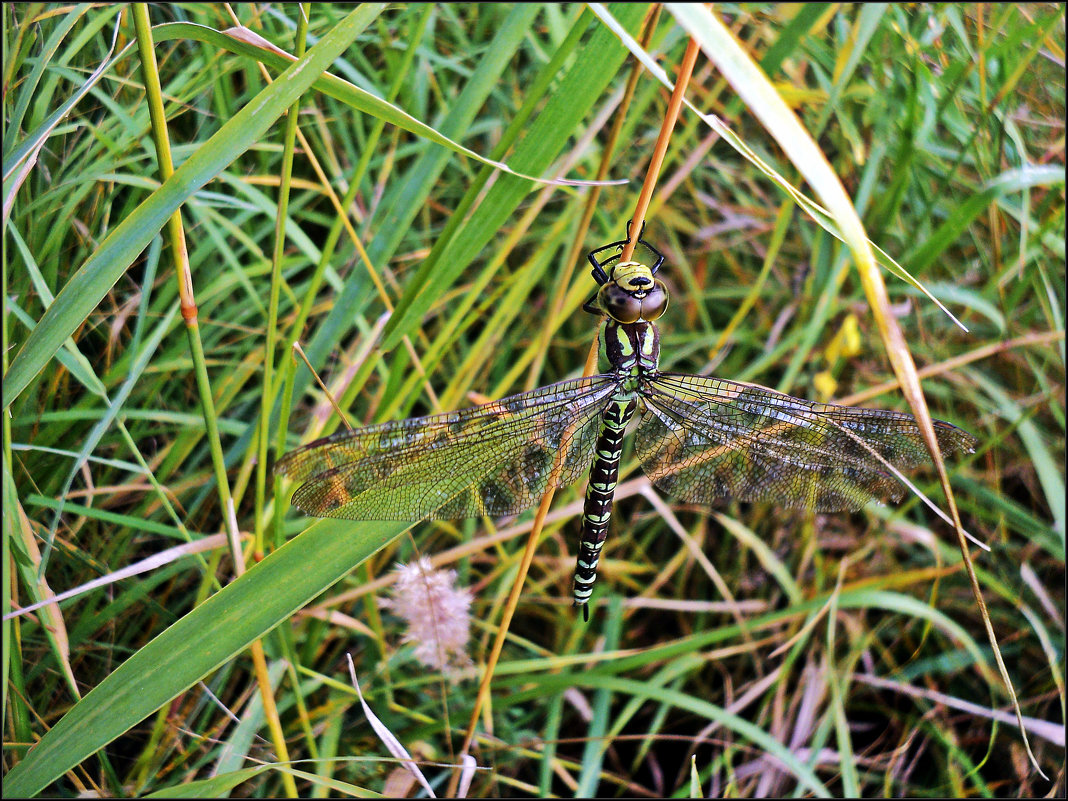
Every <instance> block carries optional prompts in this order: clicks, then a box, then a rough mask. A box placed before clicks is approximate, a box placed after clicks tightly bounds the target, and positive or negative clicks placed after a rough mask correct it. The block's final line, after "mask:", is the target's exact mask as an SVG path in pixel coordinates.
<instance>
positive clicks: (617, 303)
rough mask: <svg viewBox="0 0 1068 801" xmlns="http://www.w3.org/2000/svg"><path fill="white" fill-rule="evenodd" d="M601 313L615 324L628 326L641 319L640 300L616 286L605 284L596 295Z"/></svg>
mask: <svg viewBox="0 0 1068 801" xmlns="http://www.w3.org/2000/svg"><path fill="white" fill-rule="evenodd" d="M597 302H598V305H599V306H600V307H601V311H603V312H604V313H605V314H607V315H608V316H609V317H611V318H612V319H613V320H615V321H616V322H617V323H623V324H624V325H629V324H631V323H636V322H638V320H640V319H641V317H642V299H641V298H639V297H635V295H634V294H633V293H631V292H628V291H627V290H625V289H623V288H622V287H620V286H619V285H617V284H605V285H604V286H603V287H601V291H600V292H599V293H597Z"/></svg>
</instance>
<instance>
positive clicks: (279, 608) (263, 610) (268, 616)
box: [4, 520, 407, 798]
mask: <svg viewBox="0 0 1068 801" xmlns="http://www.w3.org/2000/svg"><path fill="white" fill-rule="evenodd" d="M406 527H407V526H406V525H405V524H398V523H386V522H376V523H359V524H356V523H352V522H347V521H337V520H322V521H319V522H317V523H315V524H314V525H312V526H311V527H310V528H309V529H308V530H307V531H305V532H304V533H303V534H301V535H300V536H298V537H295V538H294V539H293V540H291V541H290V542H288V543H287V544H286V545H284V546H283V547H282V548H280V549H278V550H277V551H275V552H274V553H272V554H271V555H270V556H268V557H267V558H266V559H264V560H263V561H262V562H260V563H259V564H258V565H256V566H254V567H253V568H252V569H250V570H249V571H248V572H247V573H245V575H243V576H242V577H241V578H239V579H237V580H236V581H234V582H233V583H231V584H229V585H227V586H226V587H224V588H223V589H222V590H221V591H220V592H218V593H216V594H215V595H213V596H212V597H211V598H209V599H208V600H207V601H205V602H204V603H203V604H201V605H200V606H198V607H197V608H196V609H194V610H193V611H192V612H190V613H189V614H187V615H186V616H185V617H183V618H182V619H181V620H179V621H178V622H177V623H175V624H174V625H172V626H171V627H170V628H168V629H167V630H166V631H164V632H163V633H162V634H160V635H159V636H158V637H156V638H155V639H154V640H152V641H151V642H150V643H148V644H147V645H145V646H144V647H143V648H142V649H141V650H139V651H138V652H137V653H136V654H134V655H133V656H131V657H130V658H129V659H128V660H126V661H125V662H124V663H123V664H122V665H120V666H119V667H118V668H117V669H116V670H115V672H114V673H112V674H111V675H109V676H108V677H107V678H106V679H104V681H102V682H101V683H100V684H99V685H98V686H97V687H95V688H94V689H93V690H92V692H90V693H89V694H88V695H86V696H85V698H83V699H82V700H81V701H80V702H79V703H78V704H76V705H75V706H74V707H72V708H71V709H70V710H69V711H68V712H67V714H65V715H64V716H63V717H62V718H61V719H60V720H59V721H58V722H57V723H56V725H55V726H54V727H53V728H52V729H51V730H50V731H48V732H47V733H46V734H45V735H44V737H42V738H41V741H40V742H39V743H37V745H36V746H34V747H33V748H32V749H30V750H29V751H28V752H27V754H26V758H25V759H24V760H23V761H22V762H20V763H19V764H18V765H16V766H15V767H14V768H13V769H12V770H11V771H10V772H9V773H8V774H7V776H6V778H5V780H4V792H5V795H8V796H10V797H24V798H29V797H31V796H33V795H35V794H37V793H39V792H40V791H41V790H42V789H44V788H45V787H47V786H48V784H49V783H51V782H52V781H54V780H55V779H57V778H58V777H59V776H62V775H63V773H65V772H66V771H68V770H70V769H71V768H72V767H74V766H75V765H77V764H78V763H79V762H81V761H82V760H83V759H85V758H86V757H88V756H89V755H90V754H92V753H93V752H95V751H97V750H98V749H100V748H103V747H104V746H105V745H107V744H108V743H109V742H111V741H112V740H114V739H115V738H116V737H118V736H120V735H121V734H122V733H123V732H125V731H128V730H129V729H130V728H131V727H133V726H135V725H137V724H138V723H139V722H140V721H142V720H144V719H145V718H146V717H148V716H149V715H151V714H152V713H153V712H155V711H156V710H157V709H159V708H160V707H161V706H163V705H164V704H165V703H167V702H168V701H169V700H171V699H172V698H174V697H176V696H177V695H178V694H180V693H181V692H183V691H185V690H186V689H188V688H189V687H190V686H192V685H193V684H194V683H195V682H197V681H198V680H200V679H201V678H203V677H204V676H206V675H207V674H208V673H210V672H211V671H212V670H214V669H215V668H217V667H219V666H220V665H222V664H223V663H224V662H226V661H227V660H229V659H231V658H233V657H234V656H235V655H237V654H239V653H240V652H241V651H242V650H243V649H244V648H245V647H246V646H248V644H249V643H251V642H252V641H253V640H255V639H257V638H258V637H262V636H263V635H264V634H266V633H267V632H268V631H270V630H271V629H272V628H274V627H275V626H277V625H278V624H279V623H281V622H282V621H284V620H285V619H286V618H288V617H289V616H290V615H291V614H293V612H295V611H296V610H297V609H299V608H300V607H302V606H303V605H304V604H306V603H307V602H308V601H309V600H311V599H312V598H314V597H315V596H316V595H318V594H319V593H321V592H322V591H323V590H325V589H327V588H328V587H330V586H331V585H333V584H334V583H335V582H336V581H337V580H338V579H340V578H342V577H343V576H344V575H345V574H347V573H348V572H349V571H350V570H351V569H352V568H353V567H355V566H356V565H358V564H360V563H361V562H362V561H363V560H364V559H366V558H367V557H369V556H370V555H371V554H373V553H375V552H376V551H377V550H379V549H380V548H382V547H384V546H385V545H387V544H388V543H389V542H391V541H392V540H393V538H394V537H396V536H397V535H399V534H400V533H401V532H402V531H404V529H405V528H406Z"/></svg>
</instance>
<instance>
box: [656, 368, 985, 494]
mask: <svg viewBox="0 0 1068 801" xmlns="http://www.w3.org/2000/svg"><path fill="white" fill-rule="evenodd" d="M641 392H642V396H643V399H644V401H645V406H646V408H645V411H644V414H643V417H642V420H641V423H640V424H639V427H638V433H637V441H636V449H637V453H638V458H639V459H640V460H641V464H642V469H643V470H644V471H645V474H646V475H647V476H649V478H650V479H652V481H653V483H654V484H655V485H656V486H657V487H659V488H660V489H662V490H664V491H665V492H667V493H669V494H671V495H673V496H675V497H676V498H679V499H680V500H683V501H692V502H698V503H710V502H711V501H713V500H715V499H717V498H723V499H731V498H733V499H736V500H740V501H756V500H767V501H772V502H774V503H777V504H778V505H780V506H792V507H801V508H812V509H815V510H817V511H824V512H830V511H844V510H851V509H859V508H860V507H862V506H864V505H865V504H866V503H867V502H869V501H871V500H876V501H879V502H883V503H885V502H887V501H897V500H900V499H901V497H902V495H903V493H904V489H905V488H904V486H903V485H902V484H901V482H900V481H899V480H898V479H897V478H896V477H895V476H894V475H893V474H892V473H891V472H890V471H889V470H888V469H887V468H886V466H885V465H883V464H882V463H881V462H880V461H879V460H878V459H877V458H876V457H875V456H874V455H873V454H872V453H871V451H869V450H868V448H871V449H872V450H874V451H875V452H876V453H878V454H879V456H881V457H882V458H883V459H885V460H886V461H887V462H889V463H890V464H892V465H893V466H894V467H896V468H897V469H899V470H901V471H902V472H904V471H905V470H908V469H910V468H913V467H916V466H917V465H919V464H921V463H923V462H927V461H929V460H930V456H929V455H928V453H927V448H926V447H925V446H924V443H923V438H922V437H921V435H920V430H919V427H918V426H917V425H916V420H915V419H914V418H913V417H912V416H911V415H908V414H902V413H900V412H890V411H882V410H877V409H854V408H849V407H845V406H834V405H832V404H828V403H814V402H812V401H807V400H801V399H800V398H793V397H790V396H789V395H783V394H781V393H779V392H774V391H772V390H770V389H764V388H762V387H757V386H752V385H749V384H740V383H737V382H734V381H724V380H721V379H718V378H706V377H704V376H695V375H680V374H675V373H663V374H661V375H659V376H658V377H657V378H655V379H653V380H650V381H647V382H646V383H645V384H644V385H643V388H642V391H641ZM934 427H935V434H936V435H937V436H938V444H939V446H940V447H941V449H942V452H943V454H945V455H947V456H948V455H950V454H952V453H956V452H966V453H968V452H971V451H972V449H973V445H974V443H975V438H974V437H972V435H971V434H969V433H967V432H966V431H963V430H961V429H959V428H957V427H956V426H954V425H951V424H949V423H946V422H943V421H941V420H935V421H934ZM865 445H866V446H867V447H865Z"/></svg>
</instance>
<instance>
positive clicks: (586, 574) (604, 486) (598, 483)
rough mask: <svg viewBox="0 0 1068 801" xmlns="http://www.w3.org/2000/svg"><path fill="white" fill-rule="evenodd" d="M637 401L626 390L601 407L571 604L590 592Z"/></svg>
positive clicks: (581, 602) (582, 601) (582, 602)
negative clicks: (624, 443) (625, 434)
mask: <svg viewBox="0 0 1068 801" xmlns="http://www.w3.org/2000/svg"><path fill="white" fill-rule="evenodd" d="M636 406H637V401H636V400H635V398H634V396H633V395H631V394H630V393H626V394H621V395H617V396H614V397H613V398H612V400H611V401H609V403H608V405H607V406H606V407H605V410H604V413H603V415H602V419H601V430H600V433H599V434H598V435H597V444H596V446H595V450H594V459H593V466H592V467H590V480H589V483H588V484H587V486H586V502H585V504H584V506H583V508H582V537H581V539H580V540H579V551H578V564H577V565H576V566H575V584H574V591H573V595H574V600H575V606H582V607H584V609H583V612H584V613H585V605H586V604H587V603H588V602H589V600H590V596H591V595H592V594H593V584H594V582H595V581H596V580H597V562H598V560H599V559H600V557H601V546H602V545H604V540H605V537H606V536H607V535H608V521H609V519H610V518H611V517H612V496H613V494H614V493H615V491H616V481H617V478H618V476H619V458H620V455H621V454H622V453H623V435H624V433H625V432H626V429H627V423H628V422H629V421H630V418H631V416H632V415H633V414H634V409H635V408H636Z"/></svg>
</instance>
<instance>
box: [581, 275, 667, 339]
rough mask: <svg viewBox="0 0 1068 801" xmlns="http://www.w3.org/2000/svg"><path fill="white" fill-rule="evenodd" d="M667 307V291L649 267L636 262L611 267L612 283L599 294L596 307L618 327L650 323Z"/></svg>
mask: <svg viewBox="0 0 1068 801" xmlns="http://www.w3.org/2000/svg"><path fill="white" fill-rule="evenodd" d="M667 305H668V294H667V287H665V286H664V282H663V281H661V280H659V279H657V278H654V277H653V272H652V270H650V269H649V267H648V266H646V265H644V264H642V263H641V262H637V261H622V262H617V263H616V264H614V265H612V272H611V273H610V274H609V280H608V281H607V282H606V283H605V284H604V285H602V286H601V289H600V290H599V291H598V293H597V306H598V307H599V308H600V309H601V311H603V312H604V313H605V314H607V315H608V316H609V317H611V318H612V319H613V320H615V321H616V322H617V323H623V324H624V325H629V324H631V323H637V322H646V323H650V322H652V321H653V320H656V319H657V318H659V317H660V316H661V315H662V314H663V313H664V311H665V310H666V309H667Z"/></svg>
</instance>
